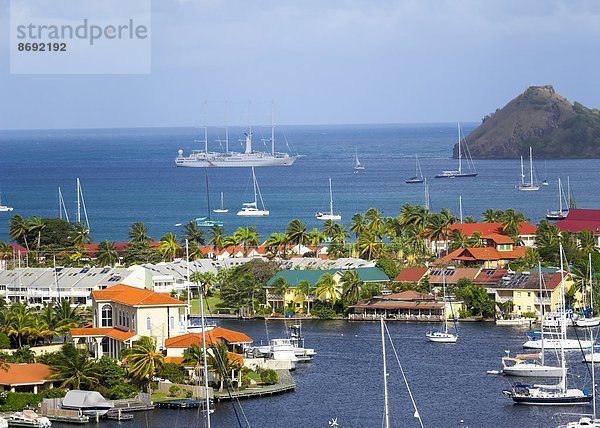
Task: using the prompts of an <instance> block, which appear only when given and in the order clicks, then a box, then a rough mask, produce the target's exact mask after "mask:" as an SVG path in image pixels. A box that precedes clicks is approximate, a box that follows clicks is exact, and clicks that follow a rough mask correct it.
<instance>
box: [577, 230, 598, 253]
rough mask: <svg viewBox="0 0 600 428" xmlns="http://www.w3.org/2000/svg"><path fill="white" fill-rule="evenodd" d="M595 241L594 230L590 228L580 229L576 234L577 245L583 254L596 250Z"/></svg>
mask: <svg viewBox="0 0 600 428" xmlns="http://www.w3.org/2000/svg"><path fill="white" fill-rule="evenodd" d="M595 241H596V240H595V238H594V232H592V231H591V230H582V231H581V232H579V233H578V234H577V242H578V247H579V249H580V250H581V252H582V253H584V254H589V253H593V252H595V251H598V249H597V248H596V242H595Z"/></svg>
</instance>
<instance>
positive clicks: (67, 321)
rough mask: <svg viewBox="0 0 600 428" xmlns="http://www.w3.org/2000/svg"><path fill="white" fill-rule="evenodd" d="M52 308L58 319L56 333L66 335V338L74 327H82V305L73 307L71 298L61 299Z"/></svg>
mask: <svg viewBox="0 0 600 428" xmlns="http://www.w3.org/2000/svg"><path fill="white" fill-rule="evenodd" d="M52 309H53V310H54V315H55V317H56V319H57V322H56V333H58V334H60V335H62V336H65V339H66V335H67V334H68V333H69V331H70V330H71V329H72V328H77V327H80V325H81V322H82V316H81V307H80V305H77V306H75V307H72V306H71V302H70V301H69V299H60V301H58V302H56V303H55V305H54V307H53V308H52Z"/></svg>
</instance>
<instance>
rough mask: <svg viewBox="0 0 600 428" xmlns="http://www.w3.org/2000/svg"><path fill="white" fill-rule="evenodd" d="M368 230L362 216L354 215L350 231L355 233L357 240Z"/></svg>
mask: <svg viewBox="0 0 600 428" xmlns="http://www.w3.org/2000/svg"><path fill="white" fill-rule="evenodd" d="M366 228H367V223H366V221H365V218H364V217H363V215H362V214H354V215H353V216H352V221H351V223H350V230H351V231H352V232H354V235H355V236H356V238H358V237H359V236H360V235H361V234H362V233H363V232H364V231H365V230H366Z"/></svg>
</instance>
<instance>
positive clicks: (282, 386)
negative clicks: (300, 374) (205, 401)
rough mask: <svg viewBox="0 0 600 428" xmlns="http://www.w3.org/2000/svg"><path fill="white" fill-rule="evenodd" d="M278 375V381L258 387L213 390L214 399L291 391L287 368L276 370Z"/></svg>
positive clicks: (294, 385)
mask: <svg viewBox="0 0 600 428" xmlns="http://www.w3.org/2000/svg"><path fill="white" fill-rule="evenodd" d="M276 372H277V374H278V375H279V382H278V383H277V384H275V385H267V386H262V387H258V388H244V389H240V390H234V391H229V392H227V391H221V392H218V391H214V395H215V400H217V401H222V400H231V399H232V398H253V397H262V396H263V395H273V394H280V393H282V392H288V391H293V390H294V389H296V384H295V383H294V379H293V378H292V375H291V374H290V372H289V371H288V370H276Z"/></svg>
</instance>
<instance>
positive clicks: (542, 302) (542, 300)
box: [538, 260, 545, 366]
mask: <svg viewBox="0 0 600 428" xmlns="http://www.w3.org/2000/svg"><path fill="white" fill-rule="evenodd" d="M538 274H539V276H540V281H539V285H540V294H539V297H540V313H541V314H542V315H541V316H542V318H541V320H542V328H541V331H542V366H543V365H545V364H544V359H545V356H544V316H545V314H544V312H545V310H544V308H545V306H544V295H543V292H542V262H540V261H539V260H538Z"/></svg>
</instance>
